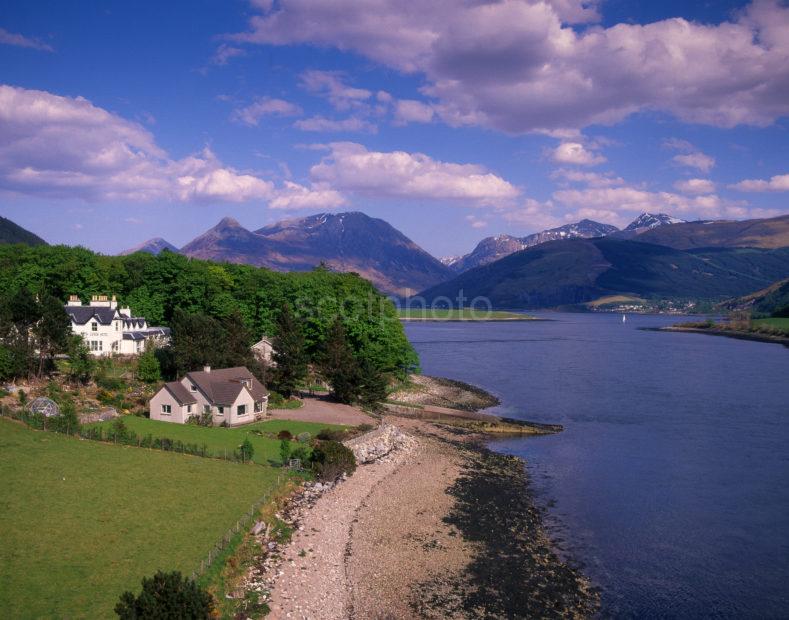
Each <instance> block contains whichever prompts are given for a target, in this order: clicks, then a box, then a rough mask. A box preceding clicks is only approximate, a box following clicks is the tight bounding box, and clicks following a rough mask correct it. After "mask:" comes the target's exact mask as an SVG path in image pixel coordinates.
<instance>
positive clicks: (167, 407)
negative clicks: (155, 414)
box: [162, 405, 173, 415]
mask: <svg viewBox="0 0 789 620" xmlns="http://www.w3.org/2000/svg"><path fill="white" fill-rule="evenodd" d="M172 412H173V408H172V407H171V406H170V405H162V413H164V414H166V415H170V414H171V413H172Z"/></svg>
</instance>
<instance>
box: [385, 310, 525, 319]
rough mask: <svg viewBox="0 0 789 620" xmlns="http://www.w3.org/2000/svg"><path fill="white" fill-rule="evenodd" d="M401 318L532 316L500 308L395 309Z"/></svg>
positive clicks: (509, 317) (513, 317)
mask: <svg viewBox="0 0 789 620" xmlns="http://www.w3.org/2000/svg"><path fill="white" fill-rule="evenodd" d="M397 313H398V316H399V317H400V318H401V319H407V320H418V321H529V320H533V319H534V317H533V316H529V315H528V314H522V313H518V312H503V311H501V310H491V311H487V310H473V309H471V308H462V309H453V310H448V309H431V308H425V309H423V308H400V309H398V311H397Z"/></svg>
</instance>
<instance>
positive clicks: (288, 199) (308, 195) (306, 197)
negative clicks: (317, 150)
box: [268, 181, 348, 211]
mask: <svg viewBox="0 0 789 620" xmlns="http://www.w3.org/2000/svg"><path fill="white" fill-rule="evenodd" d="M347 204H348V202H347V201H346V200H345V197H344V196H343V195H342V194H341V193H340V192H338V191H336V190H334V189H331V188H328V187H305V186H304V185H299V184H298V183H293V182H291V181H285V183H284V186H283V187H282V188H281V189H279V190H277V192H276V195H275V196H274V198H272V199H271V201H269V204H268V206H269V207H270V208H272V209H319V210H321V211H323V210H330V209H337V208H339V207H344V206H346V205H347Z"/></svg>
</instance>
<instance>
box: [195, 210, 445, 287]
mask: <svg viewBox="0 0 789 620" xmlns="http://www.w3.org/2000/svg"><path fill="white" fill-rule="evenodd" d="M181 253H182V254H186V255H187V256H193V257H196V258H207V259H211V260H217V261H227V262H235V263H247V264H251V265H257V266H261V267H268V268H270V269H275V270H277V271H308V270H311V269H313V268H315V267H316V266H318V265H320V264H321V263H323V264H324V265H325V266H327V267H328V268H330V269H334V270H336V271H352V272H356V273H358V274H359V275H361V276H362V277H364V278H366V279H368V280H370V281H371V282H372V283H373V284H375V285H376V286H377V287H378V288H379V290H381V291H383V292H385V293H389V294H393V295H398V296H404V295H409V294H413V293H415V292H416V291H418V290H421V289H423V288H427V287H429V286H432V285H434V284H436V283H438V282H442V281H445V280H448V279H449V278H451V277H452V275H453V274H452V272H451V271H450V270H449V269H448V268H447V267H445V266H444V265H442V264H441V262H439V261H438V260H437V259H435V258H433V257H432V256H431V255H430V254H428V253H427V252H425V251H424V250H423V249H422V248H420V247H419V246H418V245H416V244H415V243H414V242H413V241H411V240H410V239H409V238H408V237H406V236H405V235H403V234H402V233H401V232H399V231H398V230H396V229H395V228H393V227H392V226H390V225H389V224H387V223H386V222H385V221H383V220H380V219H376V218H372V217H369V216H367V215H365V214H364V213H358V212H353V213H336V214H332V213H320V214H318V215H312V216H309V217H304V218H298V219H291V220H285V221H282V222H277V223H276V224H271V225H270V226H264V227H263V228H260V229H258V230H256V231H249V230H247V229H246V228H244V227H243V226H241V225H240V224H239V223H238V222H236V221H235V220H233V219H231V218H225V219H223V220H222V221H221V222H219V224H218V225H217V226H215V227H214V228H212V229H211V230H209V231H207V232H206V233H204V234H202V235H200V236H199V237H197V238H196V239H194V240H193V241H191V242H189V243H188V244H187V245H185V246H184V247H183V248H181Z"/></svg>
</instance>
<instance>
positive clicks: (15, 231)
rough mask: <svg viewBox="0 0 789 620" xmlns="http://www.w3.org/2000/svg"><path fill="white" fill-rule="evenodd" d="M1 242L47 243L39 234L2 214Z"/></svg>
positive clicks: (0, 224) (0, 223)
mask: <svg viewBox="0 0 789 620" xmlns="http://www.w3.org/2000/svg"><path fill="white" fill-rule="evenodd" d="M0 243H24V244H25V245H47V242H46V241H44V240H43V239H42V238H41V237H39V236H38V235H36V234H34V233H32V232H30V231H29V230H26V229H24V228H22V227H21V226H20V225H19V224H17V223H15V222H12V221H11V220H9V219H6V218H4V217H2V216H0Z"/></svg>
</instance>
